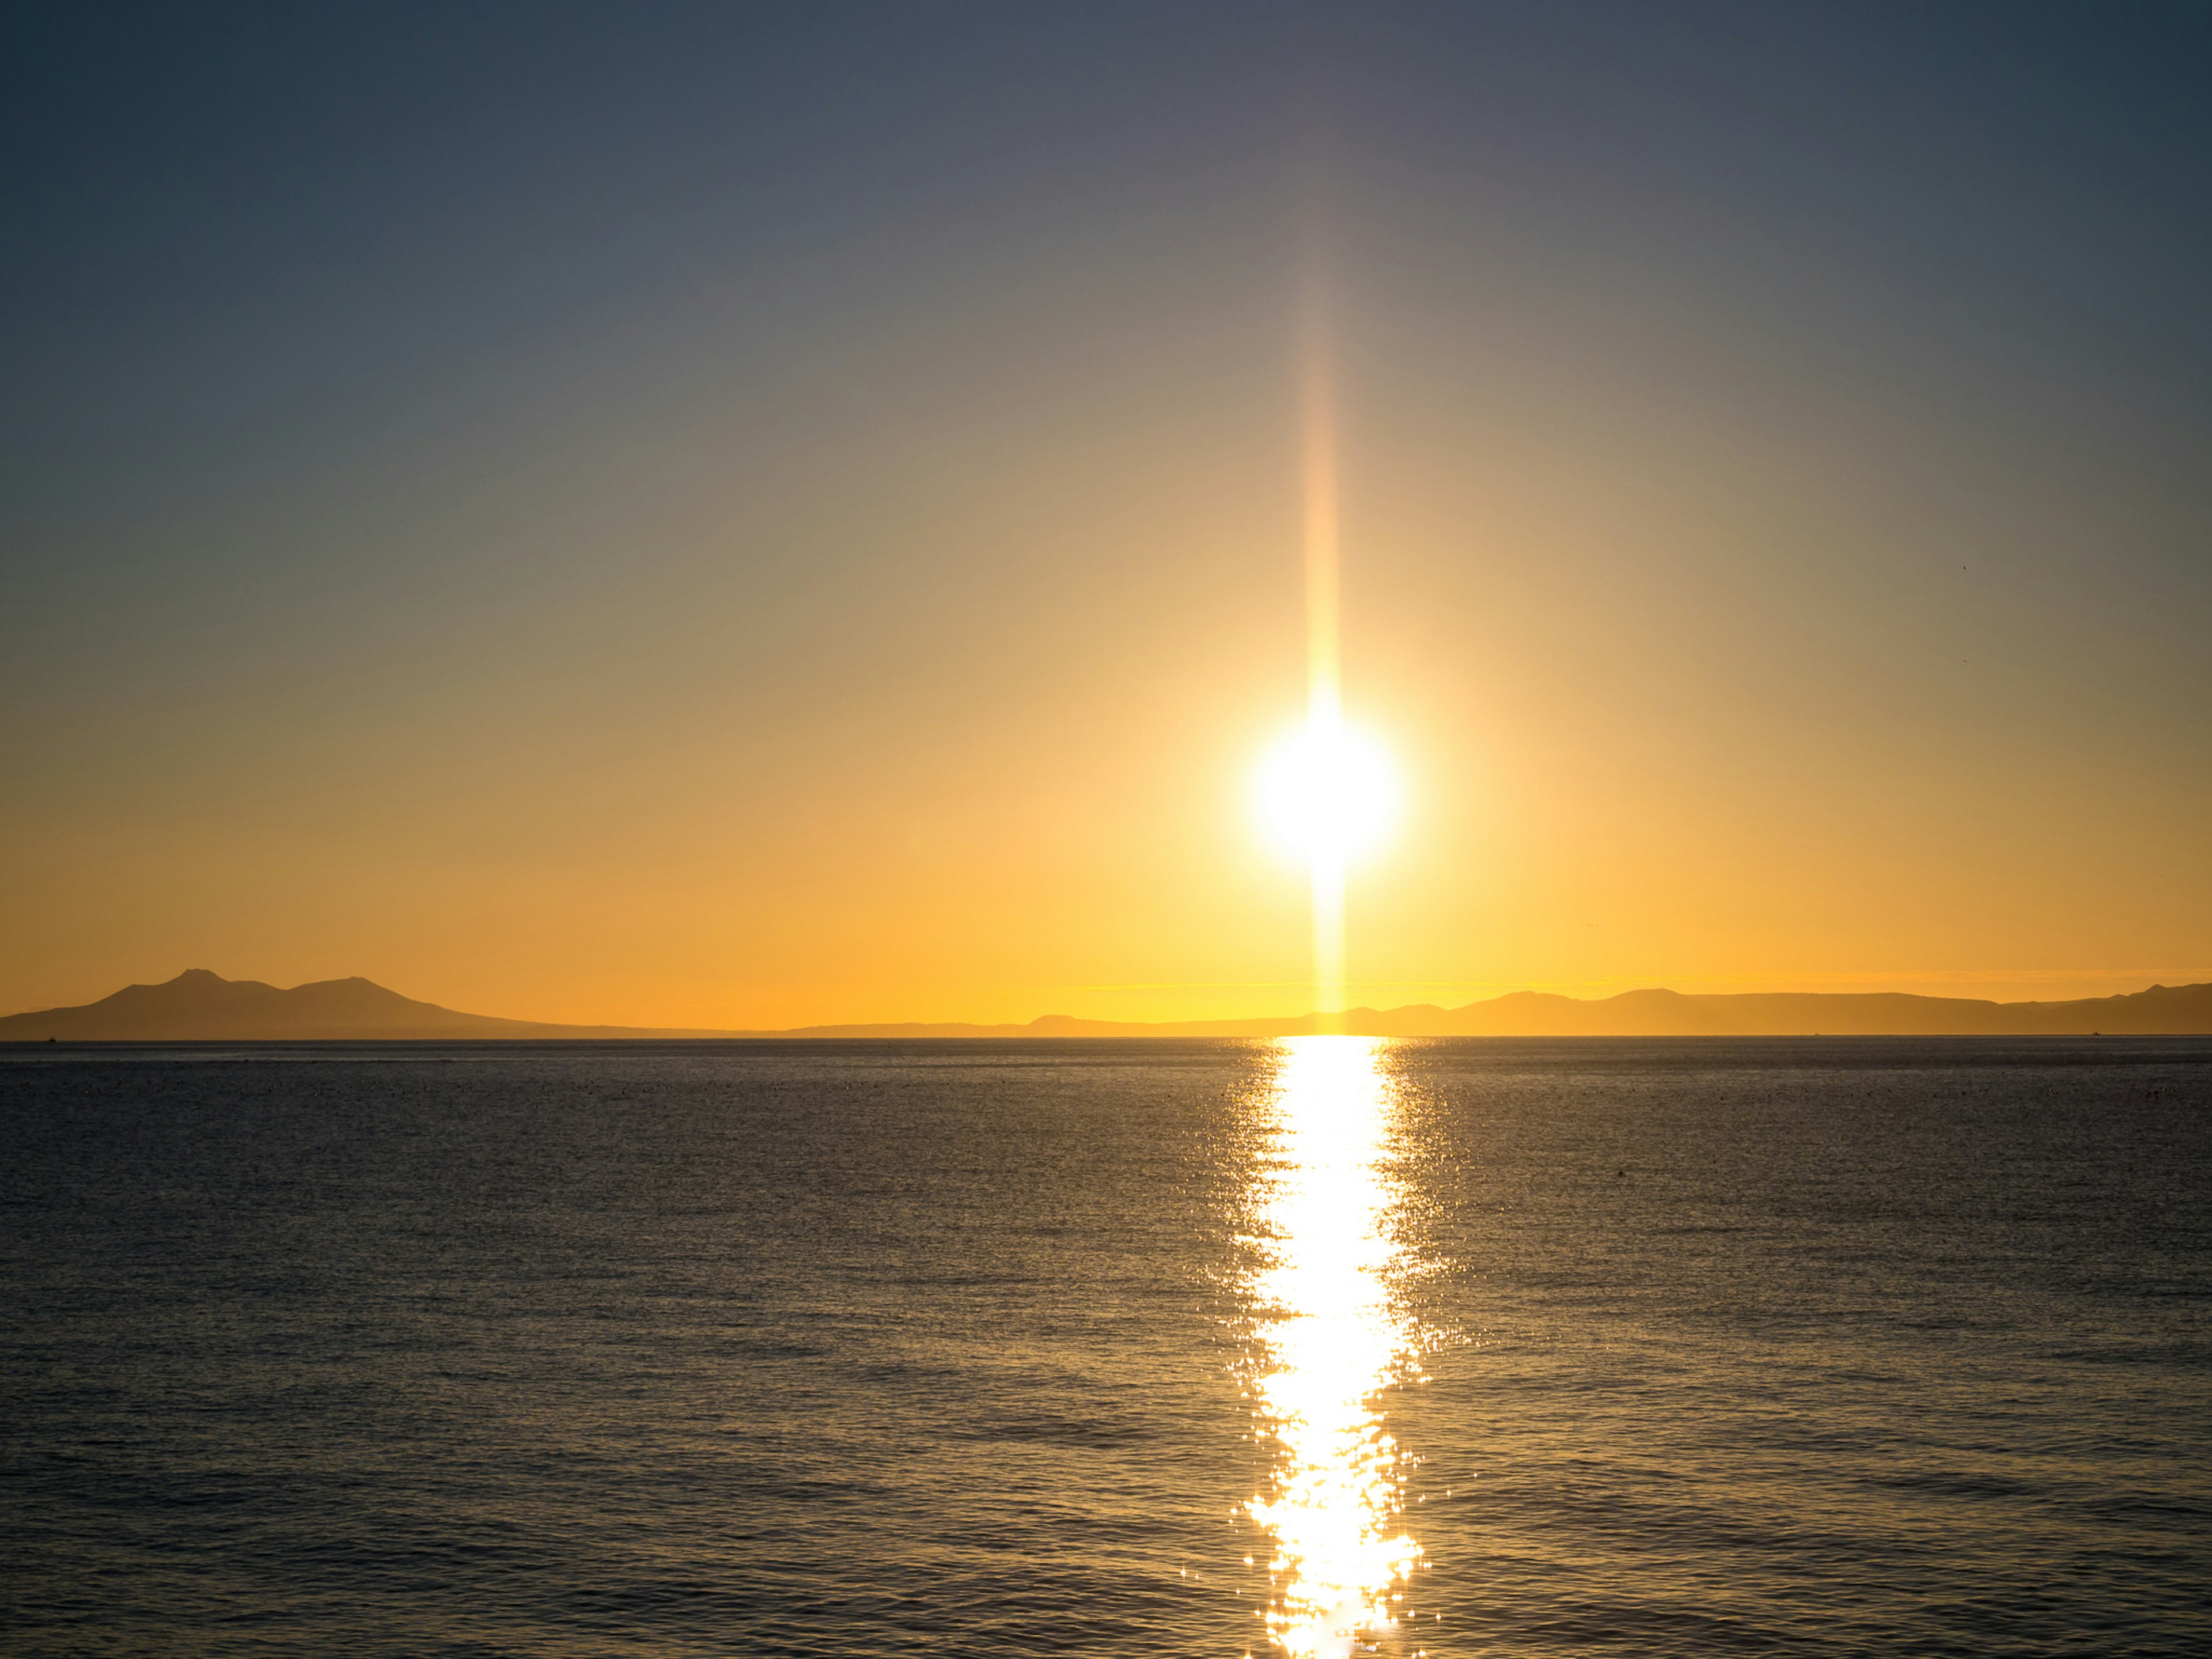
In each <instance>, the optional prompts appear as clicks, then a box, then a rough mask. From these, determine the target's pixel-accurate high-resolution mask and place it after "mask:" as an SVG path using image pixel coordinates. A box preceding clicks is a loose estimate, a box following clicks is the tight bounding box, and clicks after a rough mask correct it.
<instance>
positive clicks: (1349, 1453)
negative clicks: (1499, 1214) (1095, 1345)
mask: <svg viewBox="0 0 2212 1659" xmlns="http://www.w3.org/2000/svg"><path fill="white" fill-rule="evenodd" d="M1383 1047H1384V1045H1383V1042H1382V1041H1381V1040H1380V1039H1376V1038H1369V1037H1349V1036H1310V1037H1287V1038H1285V1039H1283V1040H1282V1041H1281V1042H1280V1043H1279V1050H1280V1060H1279V1066H1278V1069H1277V1072H1276V1077H1275V1085H1276V1086H1275V1099H1274V1103H1273V1104H1274V1111H1275V1120H1274V1123H1273V1127H1272V1130H1271V1133H1270V1136H1269V1145H1268V1152H1269V1154H1270V1156H1269V1157H1268V1158H1267V1160H1266V1164H1265V1165H1264V1167H1265V1168H1266V1170H1267V1174H1266V1175H1265V1176H1263V1177H1262V1182H1261V1188H1260V1190H1259V1194H1258V1202H1257V1205H1256V1206H1255V1207H1256V1209H1257V1212H1258V1214H1257V1217H1256V1221H1257V1227H1256V1231H1257V1233H1258V1235H1259V1237H1260V1239H1261V1248H1262V1249H1263V1252H1264V1256H1263V1261H1262V1265H1261V1267H1260V1269H1259V1271H1258V1272H1257V1273H1255V1276H1254V1279H1253V1281H1252V1285H1251V1291H1252V1297H1253V1300H1254V1303H1255V1305H1256V1307H1257V1308H1258V1310H1259V1315H1260V1326H1259V1331H1258V1338H1259V1344H1260V1350H1261V1364H1260V1374H1259V1376H1257V1378H1256V1379H1255V1385H1254V1387H1255V1399H1256V1401H1257V1414H1258V1417H1259V1419H1260V1426H1261V1430H1262V1431H1263V1432H1264V1433H1266V1434H1267V1435H1269V1436H1271V1437H1273V1439H1274V1441H1275V1442H1276V1445H1277V1453H1276V1458H1275V1466H1274V1474H1273V1480H1272V1482H1271V1490H1270V1491H1269V1492H1267V1493H1266V1494H1263V1495H1262V1496H1261V1497H1257V1498H1254V1499H1253V1500H1252V1501H1251V1502H1250V1503H1249V1504H1248V1505H1247V1508H1248V1510H1249V1512H1250V1514H1251V1516H1252V1517H1253V1518H1254V1519H1255V1521H1257V1522H1259V1523H1260V1524H1261V1526H1262V1527H1264V1528H1266V1529H1267V1532H1268V1533H1269V1534H1272V1535H1273V1539H1274V1541H1275V1553H1274V1559H1273V1560H1271V1561H1270V1562H1269V1564H1268V1573H1269V1577H1270V1579H1271V1580H1272V1581H1273V1584H1274V1593H1273V1595H1272V1596H1271V1597H1270V1600H1269V1604H1268V1607H1267V1629H1268V1633H1269V1634H1270V1635H1271V1636H1272V1637H1273V1638H1274V1640H1275V1641H1276V1642H1277V1643H1278V1644H1279V1645H1280V1646H1281V1647H1282V1648H1283V1649H1284V1650H1285V1651H1286V1652H1287V1653H1289V1654H1291V1655H1292V1656H1294V1659H1309V1656H1311V1659H1340V1656H1345V1655H1349V1654H1351V1653H1352V1652H1353V1651H1355V1644H1357V1643H1358V1641H1359V1639H1360V1637H1361V1635H1362V1633H1363V1632H1369V1633H1371V1632H1378V1631H1382V1630H1388V1629H1389V1628H1392V1627H1393V1626H1395V1622H1396V1621H1395V1619H1394V1618H1393V1617H1392V1615H1391V1613H1390V1600H1391V1597H1392V1595H1393V1593H1394V1592H1395V1589H1396V1588H1397V1586H1398V1585H1399V1584H1401V1583H1402V1582H1403V1581H1404V1580H1406V1579H1407V1577H1409V1576H1410V1575H1411V1573H1412V1571H1413V1566H1414V1564H1415V1563H1416V1562H1417V1561H1418V1560H1419V1558H1420V1555H1421V1549H1420V1546H1419V1545H1418V1544H1417V1543H1415V1542H1414V1541H1413V1539H1412V1537H1410V1536H1409V1535H1408V1534H1407V1533H1406V1532H1405V1531H1404V1529H1403V1528H1401V1526H1400V1525H1399V1516H1400V1513H1401V1510H1402V1508H1403V1498H1402V1483H1401V1476H1400V1457H1399V1453H1398V1449H1397V1446H1396V1444H1395V1442H1394V1441H1393V1440H1392V1439H1391V1437H1390V1436H1389V1434H1388V1433H1387V1432H1385V1431H1384V1429H1383V1417H1382V1413H1380V1412H1379V1411H1377V1410H1376V1407H1375V1404H1374V1397H1375V1395H1376V1394H1377V1393H1378V1392H1379V1391H1380V1390H1381V1389H1383V1388H1384V1387H1385V1386H1386V1385H1388V1384H1389V1383H1390V1382H1392V1381H1393V1380H1395V1378H1396V1377H1397V1376H1400V1375H1401V1373H1402V1372H1403V1371H1405V1370H1407V1369H1408V1368H1410V1367H1411V1365H1412V1364H1413V1353H1414V1351H1415V1348H1416V1346H1417V1344H1416V1340H1415V1335H1414V1333H1413V1328H1412V1327H1411V1325H1410V1324H1409V1323H1408V1322H1407V1321H1405V1320H1404V1318H1403V1317H1402V1316H1401V1312H1400V1310H1399V1309H1398V1308H1397V1306H1396V1305H1395V1299H1394V1297H1393V1293H1392V1287H1391V1284H1390V1276H1391V1274H1392V1272H1393V1270H1394V1269H1395V1267H1397V1266H1398V1265H1399V1263H1400V1262H1401V1258H1402V1255H1403V1252H1402V1251H1401V1249H1400V1248H1399V1247H1398V1246H1397V1245H1396V1244H1395V1243H1394V1242H1393V1240H1392V1238H1391V1237H1390V1233H1389V1221H1388V1216H1389V1210H1390V1209H1391V1207H1392V1206H1394V1205H1395V1203H1396V1201H1397V1200H1398V1198H1399V1195H1400V1194H1399V1190H1398V1187H1397V1184H1396V1182H1395V1181H1394V1180H1393V1179H1392V1178H1391V1176H1390V1174H1389V1167H1388V1164H1387V1162H1386V1152H1387V1150H1388V1141H1389V1133H1390V1117H1391V1107H1392V1100H1391V1095H1390V1090H1389V1084H1388V1081H1387V1079H1385V1078H1384V1076H1383V1071H1382V1067H1381V1066H1380V1064H1379V1060H1380V1057H1381V1054H1382V1052H1383Z"/></svg>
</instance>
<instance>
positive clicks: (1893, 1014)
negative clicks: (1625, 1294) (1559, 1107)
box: [0, 968, 2212, 1042]
mask: <svg viewBox="0 0 2212 1659" xmlns="http://www.w3.org/2000/svg"><path fill="white" fill-rule="evenodd" d="M1317 1030H1340V1031H1346V1032H1349V1033H1351V1034H1352V1035H1354V1036H2089V1035H2092V1034H2094V1033H2101V1034H2103V1035H2105V1036H2159V1035H2176V1036H2197V1035H2207V1034H2212V985H2182V986H2172V987H2169V986H2164V985H2154V986H2152V987H2150V988H2149V989H2148V990H2145V991H2137V992H2135V993H2133V994H2129V995H2125V996H2112V997H2084V998H2081V999H2080V1000H2075V1001H2070V1002H1984V1001H1978V1000H1972V999H1969V998H1964V997H1922V996H1907V995H1905V994H1901V993H1898V992H1887V991H1884V992H1871V993H1865V994H1834V993H1818V992H1772V993H1766V992H1761V993H1754V994H1742V995H1733V996H1692V995H1686V994H1683V993H1681V992H1679V991H1660V990H1652V991H1628V992H1624V993H1623V994H1620V995H1619V996H1614V997H1606V998H1602V999H1599V1000H1590V1001H1583V1000H1578V999H1577V998H1574V997H1563V996H1553V995H1552V994H1548V993H1546V992H1541V991H1516V992H1514V993H1512V994H1510V995H1507V996H1502V997H1493V998H1492V999H1490V1000H1488V1001H1485V1002H1471V1003H1469V1004H1468V1005H1467V1006H1465V1007H1462V1008H1441V1007H1437V1006H1433V1005H1431V1004H1426V1003H1422V1004H1416V1005H1413V1006H1409V1007H1404V1008H1385V1009H1376V1008H1354V1009H1352V1010H1351V1011H1350V1012H1346V1013H1345V1014H1342V1015H1338V1016H1331V1017H1328V1018H1327V1020H1326V1021H1324V1019H1323V1017H1322V1016H1320V1015H1316V1014H1306V1015H1301V1016H1297V1017H1295V1018H1285V1019H1218V1020H1197V1021H1178V1022H1174V1023H1170V1024H1143V1023H1139V1022H1134V1021H1127V1020H1103V1019H1077V1018H1073V1017H1072V1016H1070V1015H1066V1014H1047V1015H1045V1016H1044V1017H1042V1018H1039V1019H1033V1020H1031V1021H1030V1023H1029V1024H1026V1025H961V1024H942V1025H933V1024H885V1025H805V1026H799V1027H795V1028H793V1029H791V1030H774V1031H768V1030H683V1029H676V1028H665V1029H664V1028H661V1027H657V1026H647V1025H555V1024H544V1023H543V1022H540V1021H537V1020H527V1019H496V1018H491V1017H489V1016H487V1015H483V1014H464V1013H459V1012H455V1011H454V1010H453V1009H451V1008H441V1007H439V1006H437V1005H436V1004H435V1003H430V1002H416V1001H415V1000H413V999H411V998H409V997H403V996H401V995H400V994H398V992H396V991H387V990H386V989H385V988H384V987H382V986H381V985H377V984H374V983H372V982H371V981H368V980H365V979H329V980H319V981H316V982H314V983H313V984H309V985H295V986H294V987H291V988H290V989H289V990H282V989H279V988H278V987H276V986H274V985H264V984H263V983H262V982H261V981H258V980H230V979H224V978H223V977H222V975H219V974H212V973H210V972H209V971H208V970H207V969H204V968H195V969H191V970H189V971H188V972H185V973H182V974H179V975H177V977H176V978H174V979H173V980H168V981H164V982H163V983H161V984H159V985H132V986H127V987H125V988H124V989H122V990H120V991H118V992H117V993H116V994H114V995H112V996H110V997H103V998H101V999H100V1000H99V1001H98V1002H93V1003H87V1004H86V1005H84V1006H82V1007H78V1008H48V1009H46V1010H45V1011H43V1012H38V1013H29V1014H11V1015H9V1016H7V1017H6V1018H0V1042H270V1041H283V1040H292V1041H315V1040H319V1041H350V1042H405V1041H417V1042H419V1041H423V1040H438V1039H447V1040H452V1039H490V1040H493V1041H501V1040H504V1041H510V1042H533V1041H534V1042H546V1041H578V1040H589V1039H597V1040H599V1041H622V1040H628V1039H635V1040H641V1041H650V1040H653V1039H661V1040H666V1039H670V1038H680V1037H877V1038H883V1037H1000V1038H1005V1037H1084V1036H1252V1037H1269V1036H1298V1035H1301V1034H1304V1033H1308V1032H1312V1031H1317Z"/></svg>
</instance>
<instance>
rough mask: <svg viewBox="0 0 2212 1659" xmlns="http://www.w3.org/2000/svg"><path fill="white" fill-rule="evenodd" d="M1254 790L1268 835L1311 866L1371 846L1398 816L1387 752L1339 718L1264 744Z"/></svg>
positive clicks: (1393, 774)
mask: <svg viewBox="0 0 2212 1659" xmlns="http://www.w3.org/2000/svg"><path fill="white" fill-rule="evenodd" d="M1254 796H1255V805H1256V807H1257V810H1258V812H1259V817H1260V822H1261V824H1262V826H1264V827H1265V829H1266V830H1267V836H1268V838H1269V839H1270V840H1272V841H1273V842H1275V843H1276V844H1277V845H1278V846H1279V847H1281V848H1283V850H1284V851H1285V852H1287V853H1291V854H1297V856H1299V857H1301V858H1304V859H1305V860H1310V861H1311V862H1312V863H1314V864H1316V866H1319V865H1324V864H1328V865H1341V864H1342V863H1344V862H1346V860H1350V859H1352V858H1354V857H1356V856H1357V855H1358V854H1362V853H1365V852H1370V851H1372V850H1373V849H1374V848H1376V846H1378V845H1379V844H1380V843H1381V842H1383V839H1384V838H1385V837H1386V836H1388V835H1389V831H1390V829H1391V826H1392V825H1393V824H1394V823H1395V822H1396V820H1397V816H1398V778H1397V774H1396V772H1395V770H1394V769H1393V768H1392V767H1391V764H1390V759H1389V756H1388V755H1386V754H1385V753H1384V752H1383V750H1382V748H1381V747H1380V746H1379V745H1378V744H1376V743H1375V742H1374V741H1373V740H1372V739H1371V738H1368V737H1367V736H1365V735H1364V733H1362V732H1357V731H1354V730H1352V729H1351V728H1349V727H1346V726H1342V725H1336V726H1326V727H1324V726H1304V727H1302V728H1301V729H1299V730H1298V731H1296V732H1291V733H1290V734H1289V735H1287V736H1286V737H1285V738H1282V739H1281V741H1279V742H1278V743H1277V744H1275V745H1274V746H1273V748H1271V749H1269V750H1267V755H1266V756H1265V757H1264V758H1263V759H1262V760H1261V763H1260V769H1259V774H1258V776H1257V779H1256V783H1255V790H1254Z"/></svg>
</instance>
